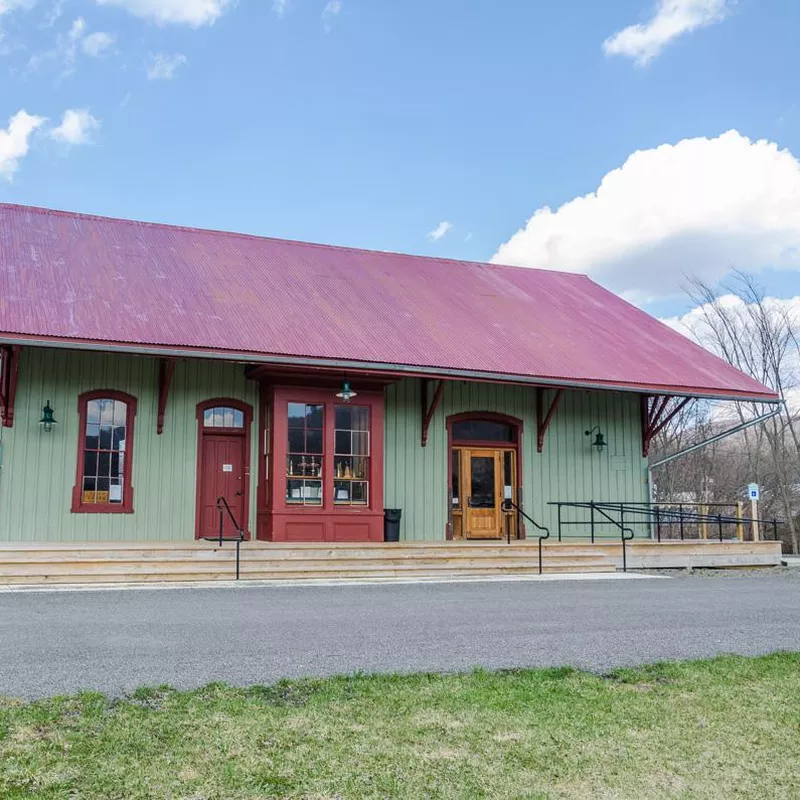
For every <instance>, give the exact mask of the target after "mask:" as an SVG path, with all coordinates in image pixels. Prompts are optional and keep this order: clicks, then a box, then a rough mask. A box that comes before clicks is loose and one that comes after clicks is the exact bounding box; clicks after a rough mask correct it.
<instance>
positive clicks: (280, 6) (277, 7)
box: [272, 0, 289, 17]
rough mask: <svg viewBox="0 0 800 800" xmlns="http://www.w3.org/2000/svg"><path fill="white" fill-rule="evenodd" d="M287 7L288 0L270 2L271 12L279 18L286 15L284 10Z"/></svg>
mask: <svg viewBox="0 0 800 800" xmlns="http://www.w3.org/2000/svg"><path fill="white" fill-rule="evenodd" d="M288 7H289V0H272V10H273V11H274V12H275V13H276V14H277V15H278V16H279V17H282V16H283V15H284V14H285V13H286V9H287V8H288Z"/></svg>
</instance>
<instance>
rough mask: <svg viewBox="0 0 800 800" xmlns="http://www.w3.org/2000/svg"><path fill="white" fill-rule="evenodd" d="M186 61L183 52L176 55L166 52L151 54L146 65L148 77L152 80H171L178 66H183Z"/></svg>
mask: <svg viewBox="0 0 800 800" xmlns="http://www.w3.org/2000/svg"><path fill="white" fill-rule="evenodd" d="M185 63H186V56H185V55H182V54H181V53H176V54H175V55H174V56H168V55H165V54H164V53H159V54H158V55H151V56H150V59H149V61H148V63H147V66H146V70H147V77H148V78H149V79H150V80H151V81H171V80H172V79H173V78H174V77H175V73H176V71H177V70H178V67H182V66H183V65H184V64H185Z"/></svg>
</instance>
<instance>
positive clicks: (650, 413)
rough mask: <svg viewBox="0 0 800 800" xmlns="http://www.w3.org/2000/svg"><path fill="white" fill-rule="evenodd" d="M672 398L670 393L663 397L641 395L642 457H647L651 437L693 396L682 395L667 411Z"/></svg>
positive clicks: (667, 423)
mask: <svg viewBox="0 0 800 800" xmlns="http://www.w3.org/2000/svg"><path fill="white" fill-rule="evenodd" d="M672 399H673V398H672V397H671V396H670V395H664V396H663V397H648V396H647V395H644V394H643V395H642V399H641V404H642V405H641V409H642V456H643V457H644V458H647V456H648V455H649V453H650V445H651V444H652V443H653V439H655V437H656V436H658V434H659V433H661V431H663V430H664V428H665V427H666V426H667V425H669V423H670V422H672V420H673V419H675V417H676V416H677V415H678V414H680V412H681V411H682V410H683V409H684V408H686V406H687V405H688V404H689V402H690V401H691V400H692V399H693V398H691V397H684V398H683V399H682V400H681V401H680V402H679V403H678V404H677V405H675V406H673V407H672V409H671V410H670V411H669V412H667V406H668V405H669V401H670V400H672Z"/></svg>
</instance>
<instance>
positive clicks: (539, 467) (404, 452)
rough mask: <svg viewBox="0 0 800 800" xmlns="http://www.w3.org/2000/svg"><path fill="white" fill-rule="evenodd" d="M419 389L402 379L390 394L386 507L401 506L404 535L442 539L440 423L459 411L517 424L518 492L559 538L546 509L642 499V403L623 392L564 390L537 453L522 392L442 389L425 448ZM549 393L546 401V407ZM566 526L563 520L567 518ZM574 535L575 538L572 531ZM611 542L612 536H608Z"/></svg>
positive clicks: (444, 469)
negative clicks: (598, 433) (596, 437)
mask: <svg viewBox="0 0 800 800" xmlns="http://www.w3.org/2000/svg"><path fill="white" fill-rule="evenodd" d="M421 391H422V382H421V381H420V380H416V379H408V380H404V381H401V382H400V383H398V384H396V385H394V386H391V387H389V388H388V389H387V397H386V472H385V483H386V486H385V490H386V500H385V504H386V507H387V508H401V509H402V510H403V521H402V526H401V536H402V537H403V538H405V539H410V540H429V539H442V538H444V536H445V527H446V524H447V513H448V509H447V502H448V486H447V474H448V466H447V464H448V458H449V453H448V450H447V427H446V419H447V417H448V416H450V415H451V414H458V413H461V412H465V411H470V412H480V411H492V412H499V413H503V414H508V415H510V416H513V417H517V418H518V419H521V420H522V422H523V424H524V430H523V434H522V447H521V454H522V472H523V474H522V489H523V498H524V505H525V510H526V511H527V512H528V513H530V514H532V516H533V517H534V519H536V520H537V522H541V523H542V524H543V525H547V526H549V527H550V528H551V530H552V531H553V534H554V535H555V532H556V512H555V510H554V509H553V508H552V507H550V506H548V505H547V504H548V502H550V501H559V500H562V501H582V500H597V501H617V502H618V501H622V500H625V501H636V502H644V501H646V500H647V495H648V491H647V465H646V461H645V459H643V458H642V443H641V419H640V415H639V398H638V396H637V395H636V394H628V393H621V392H599V391H598V392H583V391H568V392H565V394H564V397H563V399H562V401H561V404H560V406H559V408H558V411H557V412H556V414H555V416H554V417H553V420H552V422H551V425H550V429H549V431H548V433H547V438H546V440H545V445H544V451H543V452H542V453H537V452H536V392H535V390H534V389H533V388H528V387H523V386H504V385H499V384H489V383H469V382H466V381H460V382H448V383H447V384H446V385H445V389H444V394H443V396H442V401H441V403H440V405H439V408H438V409H437V410H436V414H435V416H434V418H433V421H432V423H431V426H430V429H429V432H428V444H427V446H426V447H422V446H421V430H422V422H421V414H420V393H421ZM552 396H553V393H552V392H549V391H548V392H547V393H546V401H547V402H549V401H550V400H551V399H552ZM595 425H599V426H600V428H601V429H602V431H603V434H604V436H605V438H606V441H607V442H608V447H607V448H606V450H605V451H604V452H603V453H597V452H596V451H595V449H594V448H593V447H591V444H590V439H589V438H588V437H586V436H585V435H584V431H586V430H590V429H591V428H593V427H594V426H595ZM565 519H566V517H565ZM576 532H577V531H576ZM613 535H616V533H614V534H613Z"/></svg>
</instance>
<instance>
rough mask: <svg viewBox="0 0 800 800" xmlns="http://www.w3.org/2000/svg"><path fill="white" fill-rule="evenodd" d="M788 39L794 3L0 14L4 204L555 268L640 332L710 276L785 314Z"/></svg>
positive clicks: (792, 134) (651, 1)
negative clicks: (775, 302)
mask: <svg viewBox="0 0 800 800" xmlns="http://www.w3.org/2000/svg"><path fill="white" fill-rule="evenodd" d="M636 26H638V27H636ZM797 30H800V6H799V5H798V4H797V3H796V2H791V0H737V1H736V2H731V1H730V0H605V1H604V2H602V3H599V2H594V0H573V1H572V2H561V3H540V2H529V1H527V0H500V1H499V2H495V3H480V2H471V3H463V2H455V0H438V2H433V3H432V2H430V0H427V1H423V0H407V1H406V2H403V3H397V2H388V0H370V1H369V2H368V0H338V1H337V0H330V2H328V3H327V6H326V0H286V2H283V3H282V2H280V0H278V2H275V3H273V1H272V0H238V2H226V0H63V2H57V0H0V31H2V38H0V202H15V203H27V204H35V205H43V206H49V207H55V208H64V209H70V210H77V211H85V212H91V213H99V214H107V215H111V216H121V217H132V218H137V219H147V220H154V221H162V222H169V223H176V224H185V225H195V226H201V227H213V228H223V229H232V230H241V231H247V232H252V233H257V234H264V235H269V236H278V237H287V238H298V239H305V240H312V241H321V242H327V243H335V244H345V245H352V246H358V247H368V248H377V249H388V250H399V251H406V252H414V253H423V254H429V255H441V256H447V257H452V258H465V259H474V260H490V259H492V258H493V257H496V259H497V260H501V261H506V262H509V263H520V264H525V265H527V266H543V267H549V268H563V269H574V270H576V271H584V272H589V274H591V275H593V277H595V278H596V279H597V280H599V281H600V282H601V283H604V284H605V285H607V286H609V287H610V288H612V289H614V290H615V291H618V292H621V293H623V294H625V295H626V296H629V297H631V299H634V300H635V301H636V302H639V303H640V304H641V305H643V306H644V307H646V308H647V309H648V310H651V311H653V312H654V313H658V314H661V315H671V314H676V313H679V312H681V311H682V310H684V309H685V308H687V307H688V306H687V301H686V300H685V299H684V298H683V296H682V295H681V292H680V286H681V284H682V283H683V282H684V278H683V274H684V273H691V274H698V275H700V276H701V277H704V278H705V279H707V280H709V281H712V282H714V281H716V280H718V279H720V278H722V277H724V274H725V272H726V271H727V270H728V268H729V267H731V266H733V267H738V268H741V269H745V270H750V271H753V272H756V273H757V274H758V275H759V276H760V278H761V279H762V280H763V281H764V282H765V284H766V285H767V287H768V289H769V291H770V292H771V293H772V294H775V295H777V296H780V297H785V298H789V297H793V296H795V295H798V294H800V279H799V278H798V276H799V275H800V273H799V272H798V270H800V255H798V254H800V164H798V162H797V161H796V159H795V156H794V154H798V155H800V141H798V137H800V127H799V126H800V100H799V99H798V92H797V88H796V76H797V74H800V48H798V47H797V46H796V31H797ZM615 37H616V38H615ZM22 110H24V111H25V112H27V114H28V115H31V116H32V117H33V118H35V121H34V122H32V123H30V122H29V123H28V127H29V128H30V127H32V130H30V132H28V133H26V135H25V136H24V137H21V135H20V133H19V128H20V124H19V123H20V119H21V118H18V119H17V123H18V125H17V127H16V128H15V129H14V130H15V131H16V133H14V130H12V128H11V127H9V123H10V121H11V120H12V119H13V118H14V116H15V115H17V114H19V112H20V111H22ZM68 111H71V112H72V114H71V115H68V117H67V119H66V120H65V118H64V114H65V112H68ZM45 118H46V121H44V120H45ZM3 130H5V148H6V150H5V162H4V161H3V158H4V150H3V147H4V144H3V135H4V134H3V132H2V131H3ZM9 131H10V132H11V133H9ZM726 132H735V133H726ZM12 134H13V136H12ZM723 134H726V136H722V135H723ZM21 138H24V148H23V149H25V152H24V154H20V153H19V148H20V139H21ZM12 140H13V141H12ZM761 140H764V141H761ZM10 143H12V144H13V146H15V147H16V148H17V149H16V150H14V153H16V155H14V153H12V154H11V155H9V152H10V150H9V148H10V147H11V146H12V144H10ZM662 145H672V146H673V147H671V148H666V149H665V148H662V149H661V150H659V149H657V148H660V147H661V146H662ZM784 151H785V152H784ZM637 152H638V153H639V154H640V155H639V156H638V157H637V156H636V155H635V154H637ZM12 156H13V157H12ZM629 159H630V160H629ZM626 162H627V163H626ZM4 165H5V166H4ZM623 165H625V167H624V168H623V169H622V170H621V171H620V172H619V173H616V175H617V178H618V179H617V180H613V179H612V180H611V181H610V182H609V181H607V183H608V190H605V189H603V190H601V192H600V194H599V195H596V196H595V197H594V199H591V198H590V199H589V200H588V201H577V202H575V203H572V204H571V205H569V206H568V207H566V208H564V209H561V207H562V206H563V205H564V204H569V203H570V201H574V200H575V198H581V197H584V196H586V195H591V193H595V192H597V190H598V187H600V186H601V181H603V179H604V176H607V175H608V173H610V172H612V171H613V170H618V169H619V168H621V167H623ZM612 178H613V176H612ZM545 206H547V207H549V208H550V209H552V213H551V214H550V215H549V216H548V215H546V214H545V217H542V216H541V215H540V216H539V218H538V219H536V220H534V222H533V224H532V225H529V226H528V230H527V233H522V234H519V235H517V236H515V234H517V232H518V231H519V230H520V229H522V228H525V226H526V223H527V222H528V220H529V219H530V218H531V217H532V216H533V215H534V214H535V212H536V211H537V210H538V209H541V208H543V207H545ZM559 209H561V210H559ZM434 231H436V232H437V234H438V233H441V234H442V235H441V236H439V237H438V238H436V237H434V236H432V235H431V233H432V232H434ZM512 237H513V238H512ZM504 244H505V245H506V246H505V247H504Z"/></svg>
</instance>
